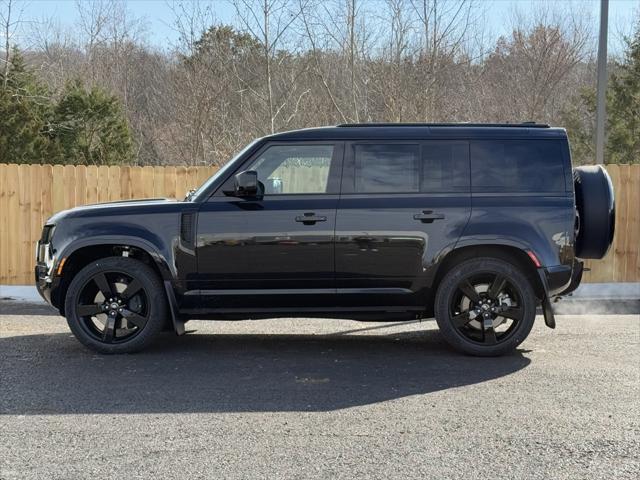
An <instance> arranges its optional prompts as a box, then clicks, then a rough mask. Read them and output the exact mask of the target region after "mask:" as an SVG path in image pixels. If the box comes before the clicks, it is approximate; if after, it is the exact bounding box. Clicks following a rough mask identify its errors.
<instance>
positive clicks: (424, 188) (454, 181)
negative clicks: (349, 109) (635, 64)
mask: <svg viewBox="0 0 640 480" xmlns="http://www.w3.org/2000/svg"><path fill="white" fill-rule="evenodd" d="M353 161H354V163H355V168H354V175H355V181H354V182H353V183H352V185H354V187H355V190H354V191H355V193H418V192H423V193H445V192H468V191H469V143H468V142H466V141H450V140H432V141H426V142H420V143H402V144H400V143H388V144H355V145H353ZM348 183H349V182H348V181H347V183H346V185H347V186H346V187H343V188H344V189H346V191H347V193H348V192H349V191H350V190H349V187H348ZM344 185H345V183H343V186H344ZM343 191H344V190H343Z"/></svg>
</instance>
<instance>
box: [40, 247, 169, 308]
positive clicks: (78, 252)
mask: <svg viewBox="0 0 640 480" xmlns="http://www.w3.org/2000/svg"><path fill="white" fill-rule="evenodd" d="M125 252H126V253H125ZM113 256H128V257H131V258H135V259H136V260H140V261H142V262H143V263H145V264H147V265H149V266H150V267H151V268H152V269H153V270H154V272H155V273H156V274H157V275H158V278H159V279H160V281H161V282H166V281H169V282H171V283H173V276H172V275H171V270H170V268H169V264H168V263H167V261H166V259H165V258H164V257H163V256H162V255H161V254H160V253H159V252H158V251H157V250H156V249H155V247H153V245H151V244H150V243H149V242H146V241H144V240H142V239H133V238H122V237H120V238H119V239H117V240H116V239H112V238H104V239H100V238H92V239H89V240H85V241H79V242H74V243H73V244H71V245H68V246H67V247H66V248H65V249H64V250H63V251H62V252H61V254H60V256H59V260H58V261H59V262H61V261H63V260H64V264H63V265H62V271H61V272H60V282H59V284H58V287H57V288H56V290H55V291H54V292H52V303H53V304H54V305H56V306H57V307H58V310H59V311H60V313H61V314H62V315H63V316H64V303H65V302H64V300H65V297H66V294H67V290H68V288H69V285H70V284H71V281H72V280H73V277H74V276H75V275H76V274H77V273H78V272H79V271H80V270H81V269H82V268H84V267H85V266H87V265H88V264H90V263H91V262H93V261H96V260H99V259H101V258H106V257H113ZM59 268H60V263H58V264H57V265H55V266H54V271H57V270H58V269H59Z"/></svg>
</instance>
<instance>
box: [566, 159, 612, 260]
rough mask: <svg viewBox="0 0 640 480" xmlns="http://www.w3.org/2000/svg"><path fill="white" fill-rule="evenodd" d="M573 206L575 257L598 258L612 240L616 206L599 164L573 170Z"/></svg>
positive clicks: (606, 177)
mask: <svg viewBox="0 0 640 480" xmlns="http://www.w3.org/2000/svg"><path fill="white" fill-rule="evenodd" d="M573 179H574V188H575V195H576V208H577V210H578V219H577V222H576V223H577V232H576V256H577V257H579V258H594V259H599V258H602V257H604V256H605V255H606V254H607V252H608V251H609V247H610V246H611V244H612V243H613V235H614V232H615V223H616V209H615V196H614V191H613V185H612V183H611V178H610V177H609V174H608V173H607V171H606V170H605V169H604V167H603V166H602V165H593V166H586V167H576V168H575V169H574V171H573Z"/></svg>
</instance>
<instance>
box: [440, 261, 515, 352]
mask: <svg viewBox="0 0 640 480" xmlns="http://www.w3.org/2000/svg"><path fill="white" fill-rule="evenodd" d="M521 303H522V296H521V294H520V293H519V292H518V289H517V287H515V286H514V285H513V284H512V283H511V282H509V280H508V279H507V278H506V277H505V276H504V275H502V274H499V273H485V274H470V275H468V276H466V277H463V278H462V279H461V280H460V281H459V282H458V285H457V287H456V292H455V294H454V295H452V296H451V301H450V302H449V315H450V318H451V323H452V324H453V325H454V326H455V328H456V329H457V331H458V332H459V333H460V334H461V335H463V336H464V337H465V338H467V339H468V340H470V341H472V342H477V343H480V344H482V345H496V344H497V343H499V342H503V341H505V340H506V339H507V337H508V336H509V335H510V334H511V333H513V331H515V329H516V327H517V325H518V322H520V321H521V320H522V318H523V316H524V310H523V308H522V307H521Z"/></svg>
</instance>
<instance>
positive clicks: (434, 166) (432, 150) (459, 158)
mask: <svg viewBox="0 0 640 480" xmlns="http://www.w3.org/2000/svg"><path fill="white" fill-rule="evenodd" d="M420 190H421V191H422V192H425V193H441V192H463V191H464V192H468V191H469V143H468V142H459V141H458V142H456V141H444V140H443V141H440V140H434V141H430V142H425V143H424V144H423V145H422V185H421V187H420Z"/></svg>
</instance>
